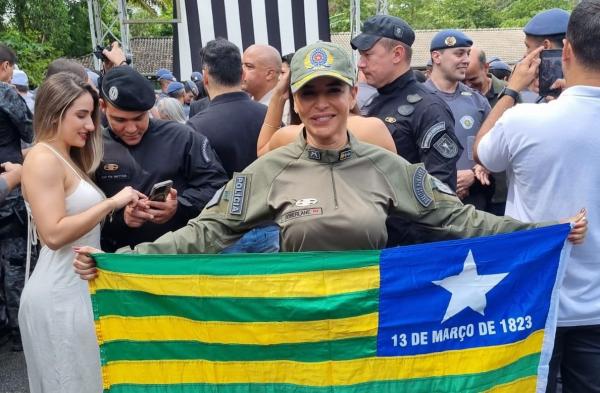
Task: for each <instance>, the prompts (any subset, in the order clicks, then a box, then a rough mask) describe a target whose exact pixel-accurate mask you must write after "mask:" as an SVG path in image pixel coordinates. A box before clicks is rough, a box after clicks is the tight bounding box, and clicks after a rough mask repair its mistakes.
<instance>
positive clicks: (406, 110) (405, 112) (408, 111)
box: [398, 105, 415, 116]
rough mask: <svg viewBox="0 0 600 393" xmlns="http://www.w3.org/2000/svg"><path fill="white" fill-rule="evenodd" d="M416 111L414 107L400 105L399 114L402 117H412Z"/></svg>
mask: <svg viewBox="0 0 600 393" xmlns="http://www.w3.org/2000/svg"><path fill="white" fill-rule="evenodd" d="M414 111H415V107H414V106H412V105H400V106H399V107H398V113H399V114H401V115H402V116H410V115H412V113H413V112H414Z"/></svg>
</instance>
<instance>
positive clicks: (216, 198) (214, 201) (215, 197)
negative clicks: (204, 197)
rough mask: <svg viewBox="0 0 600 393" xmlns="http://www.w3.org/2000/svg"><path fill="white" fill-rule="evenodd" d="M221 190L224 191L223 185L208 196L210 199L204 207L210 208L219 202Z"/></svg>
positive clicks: (221, 194)
mask: <svg viewBox="0 0 600 393" xmlns="http://www.w3.org/2000/svg"><path fill="white" fill-rule="evenodd" d="M223 191H225V186H223V187H221V188H219V189H218V190H217V192H215V194H214V195H213V197H212V198H210V201H208V203H207V204H206V206H204V208H205V209H210V208H211V207H213V206H216V205H218V204H219V202H221V197H222V196H223Z"/></svg>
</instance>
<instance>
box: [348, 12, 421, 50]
mask: <svg viewBox="0 0 600 393" xmlns="http://www.w3.org/2000/svg"><path fill="white" fill-rule="evenodd" d="M382 37H386V38H391V39H393V40H397V41H400V42H403V43H404V44H406V45H408V46H411V45H412V44H413V42H415V32H414V30H413V29H412V27H410V25H409V24H408V23H406V22H405V21H404V20H403V19H400V18H397V17H395V16H391V15H375V16H372V17H370V18H369V19H367V20H366V21H365V23H363V27H362V33H360V34H359V35H357V36H356V37H354V38H353V39H352V41H350V44H351V45H352V49H358V50H369V49H371V48H372V47H373V45H375V43H376V42H377V41H379V39H381V38H382Z"/></svg>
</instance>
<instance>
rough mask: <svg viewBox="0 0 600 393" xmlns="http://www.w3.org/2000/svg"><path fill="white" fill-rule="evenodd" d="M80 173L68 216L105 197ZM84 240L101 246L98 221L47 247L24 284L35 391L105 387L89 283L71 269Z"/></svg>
mask: <svg viewBox="0 0 600 393" xmlns="http://www.w3.org/2000/svg"><path fill="white" fill-rule="evenodd" d="M46 146H47V147H48V148H49V149H50V150H52V151H53V152H54V153H55V154H56V155H57V156H58V157H59V158H61V159H62V160H63V161H64V162H65V163H66V164H67V165H68V166H69V167H70V168H71V169H73V167H71V165H69V163H68V162H67V161H66V160H65V159H64V158H63V157H62V156H60V155H59V154H58V153H57V152H56V151H54V149H52V148H51V147H50V146H48V145H46ZM73 171H74V172H75V173H76V174H77V172H76V171H75V170H74V169H73ZM77 176H78V177H79V178H80V181H79V184H78V185H77V187H76V189H75V191H73V192H72V193H71V194H70V195H69V196H67V197H66V198H65V207H66V213H67V215H74V214H77V213H81V212H83V211H85V210H87V209H89V208H90V207H92V206H94V205H96V204H98V203H100V202H101V201H102V200H103V199H104V196H103V195H102V194H101V193H100V192H99V191H98V190H97V189H96V188H95V187H94V186H92V185H91V184H90V183H88V182H87V181H85V180H83V179H82V178H81V177H80V176H79V174H77ZM84 245H87V246H92V247H95V248H98V249H99V248H100V225H99V224H98V225H96V226H95V227H94V229H92V230H91V231H90V232H88V233H87V234H86V235H84V236H83V237H82V238H80V239H78V240H76V241H74V242H73V243H71V244H67V245H65V246H64V247H62V248H60V249H59V250H56V251H53V250H51V249H49V248H48V247H46V246H44V247H43V248H42V250H41V252H40V255H39V258H38V261H37V265H36V266H35V269H34V271H33V274H32V275H31V277H30V278H29V280H28V281H27V284H26V285H25V288H24V289H23V293H22V295H21V306H20V308H19V327H20V330H21V337H22V340H23V351H24V353H25V359H26V361H27V375H28V378H29V388H30V392H31V393H59V392H60V393H88V392H89V393H99V392H102V377H101V370H100V351H99V349H98V344H97V342H96V333H95V327H94V316H93V313H92V305H91V301H90V295H89V293H88V284H87V281H84V280H82V279H81V278H79V276H78V275H77V274H75V272H74V271H73V259H74V257H75V254H74V253H73V250H72V248H71V247H72V246H84Z"/></svg>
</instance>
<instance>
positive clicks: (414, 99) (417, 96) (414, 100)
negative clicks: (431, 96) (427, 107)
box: [406, 93, 423, 104]
mask: <svg viewBox="0 0 600 393" xmlns="http://www.w3.org/2000/svg"><path fill="white" fill-rule="evenodd" d="M422 99H423V97H421V95H420V94H419V93H415V94H409V95H407V96H406V101H408V102H409V103H410V104H416V103H417V102H419V101H421V100H422Z"/></svg>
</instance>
